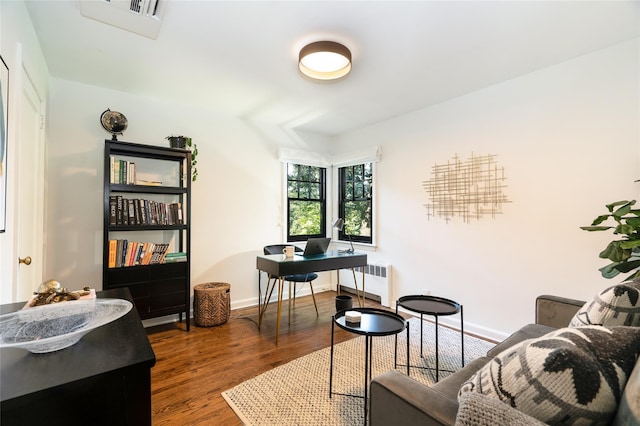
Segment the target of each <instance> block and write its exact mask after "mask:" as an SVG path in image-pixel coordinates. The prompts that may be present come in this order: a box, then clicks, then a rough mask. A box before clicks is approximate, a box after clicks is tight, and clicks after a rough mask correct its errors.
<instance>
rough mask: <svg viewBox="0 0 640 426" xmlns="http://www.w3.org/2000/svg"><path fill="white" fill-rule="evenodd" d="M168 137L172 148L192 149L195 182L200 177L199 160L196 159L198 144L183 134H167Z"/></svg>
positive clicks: (192, 167)
mask: <svg viewBox="0 0 640 426" xmlns="http://www.w3.org/2000/svg"><path fill="white" fill-rule="evenodd" d="M166 139H167V140H168V141H169V146H170V147H171V148H180V149H188V150H190V151H191V180H192V181H193V182H195V181H196V179H198V168H197V167H196V166H197V164H198V160H196V157H197V156H198V145H197V144H196V143H194V142H193V140H192V139H191V138H190V137H187V136H182V135H179V136H175V135H171V136H167V137H166Z"/></svg>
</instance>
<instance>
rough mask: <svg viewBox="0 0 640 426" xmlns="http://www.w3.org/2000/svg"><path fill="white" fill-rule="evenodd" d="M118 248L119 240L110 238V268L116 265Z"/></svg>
mask: <svg viewBox="0 0 640 426" xmlns="http://www.w3.org/2000/svg"><path fill="white" fill-rule="evenodd" d="M117 249H118V241H117V240H109V268H115V267H116V255H117Z"/></svg>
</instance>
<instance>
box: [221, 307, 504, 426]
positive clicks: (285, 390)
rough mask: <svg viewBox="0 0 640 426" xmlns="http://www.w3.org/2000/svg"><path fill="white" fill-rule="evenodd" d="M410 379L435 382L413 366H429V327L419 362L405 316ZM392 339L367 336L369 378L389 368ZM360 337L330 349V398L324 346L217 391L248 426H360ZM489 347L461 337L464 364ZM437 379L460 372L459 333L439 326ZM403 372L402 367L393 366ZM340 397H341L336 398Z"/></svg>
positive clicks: (401, 357)
mask: <svg viewBox="0 0 640 426" xmlns="http://www.w3.org/2000/svg"><path fill="white" fill-rule="evenodd" d="M409 322H410V327H409V328H410V342H411V346H410V359H411V362H410V363H411V366H412V368H411V377H412V378H414V379H416V380H418V381H419V382H422V383H425V384H428V385H429V384H433V383H434V382H435V372H433V371H432V370H428V369H422V368H415V367H414V366H421V367H433V366H435V326H434V324H433V323H431V322H428V321H424V325H423V327H424V339H423V342H424V348H423V354H424V357H423V358H420V319H419V318H411V319H410V320H409ZM394 343H395V341H394V336H385V337H374V338H373V343H372V345H373V364H372V370H373V377H375V376H376V375H378V374H380V373H383V372H385V371H389V370H393V369H394V367H393V354H394ZM364 346H365V345H364V337H362V336H360V337H357V338H355V339H351V340H349V341H346V342H343V343H340V344H337V345H335V347H334V355H333V356H334V358H333V392H334V394H333V396H332V397H331V398H329V366H330V348H324V349H321V350H319V351H316V352H313V353H311V354H309V355H305V356H303V357H300V358H298V359H295V360H293V361H291V362H289V363H287V364H284V365H281V366H279V367H276V368H274V369H272V370H269V371H267V372H266V373H263V374H261V375H259V376H257V377H254V378H253V379H250V380H247V381H246V382H244V383H241V384H239V385H238V386H236V387H234V388H232V389H229V390H227V391H225V392H223V393H222V396H223V397H224V399H225V400H226V401H227V403H228V404H229V406H231V408H232V409H233V410H234V411H235V413H236V414H237V415H238V417H239V418H240V419H241V420H242V422H243V423H244V424H246V425H248V426H266V425H278V426H283V425H360V424H363V422H364V418H363V415H364V413H363V411H364V410H363V406H364V400H363V399H362V398H357V397H353V396H345V395H360V396H364ZM493 346H494V345H493V344H492V343H489V342H486V341H483V340H480V339H476V338H473V337H470V336H465V339H464V349H465V362H470V361H471V360H473V359H476V358H478V357H481V356H483V355H485V354H486V352H487V351H488V350H489V349H490V348H492V347H493ZM406 347H407V345H406V331H403V332H402V333H401V334H399V335H398V363H399V364H400V363H401V364H406V359H407V355H406ZM439 352H440V358H439V361H440V370H441V371H440V380H442V379H443V378H444V377H446V376H447V375H449V374H451V373H448V372H443V371H442V370H443V369H444V370H452V371H456V370H458V369H460V368H461V360H460V333H459V332H458V331H454V330H450V329H448V328H445V327H440V328H439ZM397 370H398V371H400V372H402V373H403V374H406V371H407V370H406V367H402V366H398V368H397ZM339 394H345V395H339Z"/></svg>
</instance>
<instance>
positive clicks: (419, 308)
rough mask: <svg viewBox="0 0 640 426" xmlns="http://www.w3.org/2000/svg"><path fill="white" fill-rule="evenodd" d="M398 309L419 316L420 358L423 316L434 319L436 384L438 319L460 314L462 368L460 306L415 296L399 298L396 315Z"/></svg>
mask: <svg viewBox="0 0 640 426" xmlns="http://www.w3.org/2000/svg"><path fill="white" fill-rule="evenodd" d="M398 307H403V308H405V309H407V310H409V311H412V312H416V313H419V314H420V357H422V356H423V355H422V340H423V337H422V322H423V316H424V315H432V316H433V317H434V318H435V319H436V368H435V371H436V382H437V381H438V380H439V379H440V378H439V372H440V365H439V359H438V317H440V316H446V315H455V314H457V313H460V342H461V358H462V366H463V367H464V319H463V312H462V305H461V304H459V303H458V302H455V301H453V300H450V299H445V298H444V297H436V296H421V295H420V296H418V295H416V296H403V297H401V298H400V299H398V300H397V302H396V313H398ZM407 340H408V335H407ZM407 364H408V362H407ZM427 368H428V367H427ZM429 369H431V368H429ZM407 370H408V369H407ZM443 371H445V370H443ZM446 371H449V370H446Z"/></svg>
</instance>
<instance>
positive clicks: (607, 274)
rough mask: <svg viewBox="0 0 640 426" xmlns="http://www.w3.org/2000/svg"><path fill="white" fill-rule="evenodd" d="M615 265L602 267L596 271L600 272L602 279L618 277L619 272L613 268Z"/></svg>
mask: <svg viewBox="0 0 640 426" xmlns="http://www.w3.org/2000/svg"><path fill="white" fill-rule="evenodd" d="M616 265H617V263H611V264H609V265H607V266H603V267H602V268H600V269H598V270H599V271H600V274H602V276H603V277H604V278H613V277H615V276H616V275H618V274H619V273H620V271H618V270H617V269H616V268H615V266H616Z"/></svg>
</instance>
